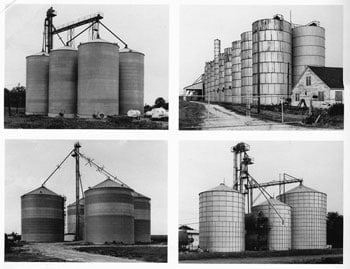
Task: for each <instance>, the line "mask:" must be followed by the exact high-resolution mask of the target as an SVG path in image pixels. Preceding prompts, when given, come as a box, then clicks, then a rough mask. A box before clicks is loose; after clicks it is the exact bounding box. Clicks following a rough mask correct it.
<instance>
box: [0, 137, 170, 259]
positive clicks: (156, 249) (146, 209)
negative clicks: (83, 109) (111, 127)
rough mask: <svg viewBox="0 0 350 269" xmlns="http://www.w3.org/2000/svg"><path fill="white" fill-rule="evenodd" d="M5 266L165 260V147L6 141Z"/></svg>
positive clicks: (159, 143)
mask: <svg viewBox="0 0 350 269" xmlns="http://www.w3.org/2000/svg"><path fill="white" fill-rule="evenodd" d="M5 155H6V164H5V169H6V171H5V174H6V179H5V217H6V221H5V261H6V262H120V263H126V262H157V263H158V262H161V263H164V262H166V261H167V142H166V141H141V140H139V141H128V140H123V141H116V140H113V141H111V140H105V141H95V140H85V141H84V140H83V141H73V140H72V141H71V140H7V141H6V153H5Z"/></svg>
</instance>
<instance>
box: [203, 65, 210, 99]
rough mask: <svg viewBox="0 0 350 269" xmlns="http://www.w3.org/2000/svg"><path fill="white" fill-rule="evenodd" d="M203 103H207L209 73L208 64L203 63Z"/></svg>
mask: <svg viewBox="0 0 350 269" xmlns="http://www.w3.org/2000/svg"><path fill="white" fill-rule="evenodd" d="M204 74H205V75H204V101H208V96H209V94H208V91H209V89H210V72H209V62H206V63H205V67H204Z"/></svg>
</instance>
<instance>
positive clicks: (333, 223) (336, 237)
mask: <svg viewBox="0 0 350 269" xmlns="http://www.w3.org/2000/svg"><path fill="white" fill-rule="evenodd" d="M327 244H328V245H332V247H334V248H343V216H342V215H339V214H338V212H328V214H327Z"/></svg>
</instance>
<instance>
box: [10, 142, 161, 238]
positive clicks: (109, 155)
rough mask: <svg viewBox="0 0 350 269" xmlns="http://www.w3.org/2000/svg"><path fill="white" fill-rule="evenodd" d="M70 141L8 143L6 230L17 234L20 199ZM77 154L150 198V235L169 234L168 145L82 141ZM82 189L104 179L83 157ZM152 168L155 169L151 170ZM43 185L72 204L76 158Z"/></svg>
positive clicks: (70, 146)
mask: <svg viewBox="0 0 350 269" xmlns="http://www.w3.org/2000/svg"><path fill="white" fill-rule="evenodd" d="M74 143H75V141H72V140H6V143H5V160H6V161H5V176H6V179H5V232H6V233H10V232H13V231H15V232H17V233H19V232H20V230H21V228H20V227H21V199H20V197H21V196H22V195H23V194H26V193H28V192H30V191H32V190H34V189H36V188H38V187H40V186H41V184H42V183H43V182H44V180H45V179H46V178H47V177H48V176H49V174H50V173H51V172H52V171H53V170H54V169H55V168H56V166H57V165H58V164H59V163H60V162H61V161H62V160H63V159H64V158H65V157H66V156H67V154H68V153H69V152H70V151H71V150H72V149H73V147H74ZM80 144H81V145H82V147H81V149H80V151H81V152H82V153H83V154H84V155H87V156H88V157H91V158H93V159H94V161H95V162H97V163H98V164H100V165H102V164H103V165H104V167H105V169H107V170H108V171H109V172H111V173H112V174H113V175H116V176H117V177H118V178H120V179H121V180H122V181H123V182H125V183H126V184H127V185H128V186H130V187H131V188H133V189H134V190H135V191H137V192H139V193H142V194H144V195H146V196H147V197H150V198H151V233H152V234H167V142H166V141H152V140H147V141H141V140H138V141H127V140H121V141H118V140H114V141H108V140H102V141H96V140H87V141H85V140H82V141H80ZM80 167H81V178H82V183H83V188H84V190H86V189H87V188H88V187H92V186H94V185H96V184H98V183H100V182H102V181H104V180H105V179H106V177H105V176H103V175H102V174H100V173H98V172H96V169H95V168H92V167H90V166H87V165H86V162H85V161H84V160H83V159H81V165H80ZM155 167H156V169H155ZM45 186H46V187H47V188H48V189H50V190H52V191H54V192H55V193H57V194H59V195H64V196H66V197H67V200H66V205H69V204H71V203H72V202H74V201H75V160H74V159H73V158H72V157H70V158H68V159H67V161H66V162H65V163H64V164H63V165H62V167H61V168H60V169H59V170H58V171H57V172H56V173H55V174H54V176H52V177H51V178H50V180H49V181H48V182H47V183H46V184H45Z"/></svg>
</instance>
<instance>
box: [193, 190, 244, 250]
mask: <svg viewBox="0 0 350 269" xmlns="http://www.w3.org/2000/svg"><path fill="white" fill-rule="evenodd" d="M244 233H245V223H244V194H242V193H239V192H237V191H236V190H234V189H231V188H229V187H227V186H226V185H224V184H220V185H219V186H217V187H215V188H213V189H210V190H208V191H204V192H201V193H200V194H199V246H200V247H201V249H203V250H205V249H208V250H209V251H210V252H238V251H244V247H245V240H244Z"/></svg>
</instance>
